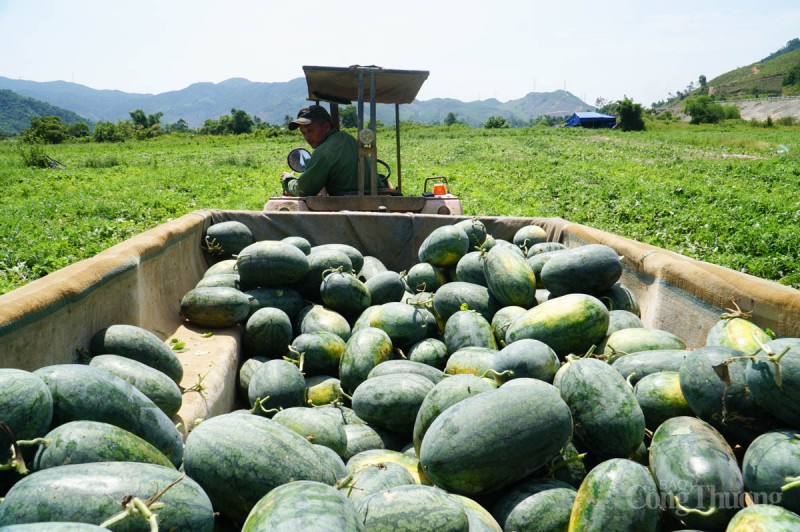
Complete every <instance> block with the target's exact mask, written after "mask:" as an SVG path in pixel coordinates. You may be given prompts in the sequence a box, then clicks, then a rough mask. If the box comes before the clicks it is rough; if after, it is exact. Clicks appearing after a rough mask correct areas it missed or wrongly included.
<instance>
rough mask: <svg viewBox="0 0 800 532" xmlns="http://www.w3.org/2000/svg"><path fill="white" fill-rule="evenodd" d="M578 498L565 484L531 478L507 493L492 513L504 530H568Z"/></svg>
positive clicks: (499, 498)
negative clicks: (535, 527) (535, 528)
mask: <svg viewBox="0 0 800 532" xmlns="http://www.w3.org/2000/svg"><path fill="white" fill-rule="evenodd" d="M575 495H576V492H575V488H573V487H572V486H570V485H569V484H565V483H564V482H560V481H558V480H553V479H539V478H530V479H525V480H522V481H521V482H518V483H517V484H514V485H513V486H511V487H509V488H507V489H506V490H503V492H502V493H501V494H500V496H499V497H498V498H497V500H496V501H495V502H494V504H493V505H492V508H491V511H492V515H493V516H494V517H495V518H496V519H497V522H498V523H499V524H500V525H501V526H502V527H503V530H525V529H527V528H529V527H531V526H533V525H534V524H535V526H537V527H539V529H540V530H566V528H567V525H568V524H569V515H570V509H571V508H572V506H573V503H574V501H575Z"/></svg>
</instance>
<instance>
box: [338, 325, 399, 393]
mask: <svg viewBox="0 0 800 532" xmlns="http://www.w3.org/2000/svg"><path fill="white" fill-rule="evenodd" d="M395 356H396V355H395V352H394V347H393V346H392V340H391V339H390V338H389V335H388V334H386V333H385V332H384V331H383V330H381V329H377V328H374V327H368V328H365V329H361V330H359V331H357V332H356V333H355V334H353V336H351V337H350V339H349V340H348V341H347V344H346V345H345V348H344V352H343V353H342V358H341V361H340V363H339V379H340V380H341V384H342V389H343V390H344V391H345V392H348V393H353V391H354V390H355V389H356V388H358V385H359V384H361V383H362V382H364V381H365V380H367V376H368V375H369V372H370V371H372V368H374V367H375V366H377V365H378V364H380V363H381V362H384V361H385V360H390V359H392V358H395Z"/></svg>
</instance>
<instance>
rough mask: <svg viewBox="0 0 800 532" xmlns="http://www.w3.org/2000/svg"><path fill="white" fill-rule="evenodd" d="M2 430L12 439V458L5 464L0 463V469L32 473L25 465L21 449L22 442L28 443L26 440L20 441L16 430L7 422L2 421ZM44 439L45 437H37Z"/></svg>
mask: <svg viewBox="0 0 800 532" xmlns="http://www.w3.org/2000/svg"><path fill="white" fill-rule="evenodd" d="M0 430H2V431H3V432H5V433H6V436H8V439H10V440H11V458H10V459H9V460H8V462H7V463H5V464H0V471H10V470H14V471H16V472H17V473H19V474H20V475H27V474H28V473H30V471H28V467H27V466H26V465H25V457H23V456H22V449H20V443H22V444H26V443H27V442H26V441H24V440H23V441H22V442H20V441H19V440H17V438H16V436H14V431H12V430H11V427H9V426H8V425H7V424H5V423H3V422H2V421H0ZM37 439H41V440H44V438H37Z"/></svg>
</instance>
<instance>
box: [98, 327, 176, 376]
mask: <svg viewBox="0 0 800 532" xmlns="http://www.w3.org/2000/svg"><path fill="white" fill-rule="evenodd" d="M89 352H90V354H91V355H92V356H97V355H107V354H112V355H119V356H123V357H127V358H131V359H133V360H136V361H138V362H141V363H142V364H146V365H148V366H150V367H152V368H155V369H157V370H159V371H161V372H162V373H164V374H165V375H167V376H168V377H169V378H171V379H172V380H173V381H175V383H176V384H180V382H181V379H182V378H183V366H182V365H181V362H180V360H178V356H177V355H176V354H175V352H174V351H173V350H172V349H170V348H169V346H167V344H165V343H164V342H163V341H161V339H160V338H159V337H158V336H156V335H155V334H153V333H151V332H150V331H148V330H147V329H143V328H141V327H137V326H136V325H125V324H118V325H111V326H110V327H106V328H104V329H100V330H99V331H97V332H96V333H95V334H94V335H93V336H92V339H91V341H90V342H89Z"/></svg>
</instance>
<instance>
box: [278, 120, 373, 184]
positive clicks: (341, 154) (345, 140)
mask: <svg viewBox="0 0 800 532" xmlns="http://www.w3.org/2000/svg"><path fill="white" fill-rule="evenodd" d="M297 128H300V132H301V133H302V134H303V138H304V139H306V142H308V144H309V145H310V146H311V147H312V148H313V149H314V153H313V154H312V155H311V159H309V160H308V162H307V163H306V169H305V171H304V172H303V173H302V174H300V175H299V176H296V177H295V175H294V174H293V173H292V172H284V173H283V174H281V184H282V186H283V193H284V195H286V196H314V195H316V194H318V193H319V192H320V191H321V190H322V189H323V188H325V190H326V192H327V193H328V194H329V195H331V196H340V195H344V194H348V193H353V192H356V191H358V146H357V145H356V139H354V138H353V137H352V136H350V135H348V134H347V133H344V132H343V131H339V130H338V129H334V127H333V122H332V121H331V116H330V115H329V114H328V111H326V110H325V108H324V107H322V106H321V105H309V106H307V107H303V108H302V109H300V112H299V113H297V118H296V119H294V120H292V121H291V122H290V123H289V129H290V130H295V129H297Z"/></svg>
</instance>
